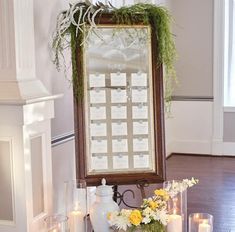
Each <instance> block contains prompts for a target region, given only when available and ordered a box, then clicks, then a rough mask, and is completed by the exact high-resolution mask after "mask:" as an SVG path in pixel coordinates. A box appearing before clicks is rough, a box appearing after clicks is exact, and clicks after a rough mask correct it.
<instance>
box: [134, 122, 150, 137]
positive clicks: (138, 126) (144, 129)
mask: <svg viewBox="0 0 235 232" xmlns="http://www.w3.org/2000/svg"><path fill="white" fill-rule="evenodd" d="M133 134H134V135H141V134H148V121H145V122H143V121H137V122H133Z"/></svg>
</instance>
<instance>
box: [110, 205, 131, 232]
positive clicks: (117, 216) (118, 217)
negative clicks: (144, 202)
mask: <svg viewBox="0 0 235 232" xmlns="http://www.w3.org/2000/svg"><path fill="white" fill-rule="evenodd" d="M130 213H131V210H127V209H122V210H121V212H117V211H115V212H112V213H110V215H109V220H108V222H109V224H110V225H111V226H115V227H116V228H117V229H119V230H124V231H126V230H127V228H128V227H129V226H131V223H130V222H129V216H130Z"/></svg>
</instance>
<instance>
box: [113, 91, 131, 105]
mask: <svg viewBox="0 0 235 232" xmlns="http://www.w3.org/2000/svg"><path fill="white" fill-rule="evenodd" d="M126 101H127V92H126V90H122V89H115V90H111V102H112V103H123V102H126Z"/></svg>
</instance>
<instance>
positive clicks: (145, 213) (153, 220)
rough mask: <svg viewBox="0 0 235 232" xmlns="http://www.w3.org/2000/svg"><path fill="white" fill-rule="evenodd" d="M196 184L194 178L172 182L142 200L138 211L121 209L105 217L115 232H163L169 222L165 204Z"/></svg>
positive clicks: (196, 181)
mask: <svg viewBox="0 0 235 232" xmlns="http://www.w3.org/2000/svg"><path fill="white" fill-rule="evenodd" d="M197 183H198V180H197V179H195V178H192V179H190V180H189V179H184V180H182V181H181V182H178V181H177V182H175V183H174V182H173V184H172V185H170V186H168V187H167V188H163V189H157V190H155V191H154V196H152V197H150V198H148V199H144V200H143V203H142V205H141V207H140V209H134V210H130V209H122V210H121V211H120V212H118V211H115V212H110V213H108V215H107V219H108V222H109V224H110V225H111V226H112V227H113V228H115V229H116V230H117V231H120V230H121V231H128V232H132V231H136V230H138V229H139V230H141V231H143V232H153V231H154V232H165V227H166V225H167V223H168V220H169V213H168V210H167V202H168V200H169V199H170V198H173V197H174V196H176V195H177V194H178V193H180V192H183V191H185V190H186V189H187V188H190V187H192V186H194V185H195V184H197Z"/></svg>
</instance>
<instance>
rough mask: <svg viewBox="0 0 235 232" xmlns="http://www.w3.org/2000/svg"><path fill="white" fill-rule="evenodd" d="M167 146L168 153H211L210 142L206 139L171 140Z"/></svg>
mask: <svg viewBox="0 0 235 232" xmlns="http://www.w3.org/2000/svg"><path fill="white" fill-rule="evenodd" d="M168 146H169V151H170V152H169V153H186V154H188V153H195V154H211V142H210V141H207V140H205V141H204V140H199V141H195V140H173V141H172V142H171V143H169V144H168Z"/></svg>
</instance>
